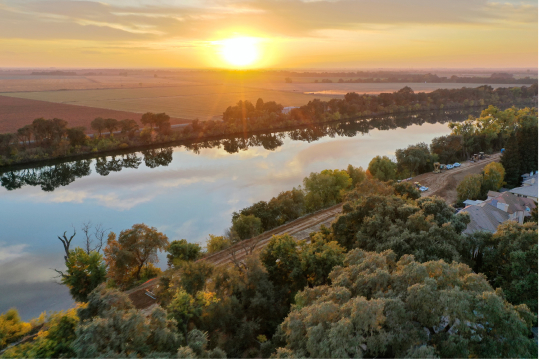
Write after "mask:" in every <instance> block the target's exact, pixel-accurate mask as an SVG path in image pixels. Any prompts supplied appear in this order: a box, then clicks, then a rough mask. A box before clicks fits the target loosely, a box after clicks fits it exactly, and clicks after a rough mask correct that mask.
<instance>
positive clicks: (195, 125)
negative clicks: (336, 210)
mask: <svg viewBox="0 0 539 359" xmlns="http://www.w3.org/2000/svg"><path fill="white" fill-rule="evenodd" d="M529 102H533V103H534V104H535V103H536V102H537V84H533V85H531V86H528V87H526V86H522V87H514V88H498V89H493V88H492V87H490V86H487V85H485V86H480V87H478V88H462V89H454V90H447V89H439V90H435V91H433V92H431V93H424V92H420V93H415V92H414V91H413V90H412V89H411V88H409V87H404V88H402V89H401V90H399V91H395V92H393V93H382V94H379V95H366V94H365V95H359V94H357V93H348V94H346V95H345V96H344V99H331V100H329V101H321V100H318V99H317V100H313V101H310V102H309V103H308V104H306V105H304V106H301V107H300V108H294V109H292V110H291V111H290V112H289V113H283V112H282V111H283V106H282V105H280V104H277V103H275V102H274V101H269V102H264V101H263V100H262V99H258V100H257V102H256V104H254V105H253V104H252V103H251V102H250V101H239V102H238V103H237V104H236V105H235V106H229V107H228V108H227V109H226V110H225V111H224V113H223V120H222V121H213V120H209V121H204V122H201V121H199V120H194V121H192V122H191V123H190V124H188V125H187V126H184V127H183V128H182V129H181V130H179V131H172V130H171V125H170V117H169V116H168V115H166V114H164V113H160V114H153V113H146V114H144V115H142V118H141V123H142V124H143V125H144V126H145V128H144V129H142V130H140V128H139V125H138V123H137V122H136V121H135V120H129V119H126V120H122V121H118V120H116V119H102V118H97V119H95V120H94V121H92V123H91V127H92V129H93V130H94V131H96V134H97V136H95V137H94V138H89V137H88V136H86V135H85V130H86V129H84V128H83V127H77V128H68V127H67V122H66V121H64V120H61V119H50V120H46V119H43V118H41V119H36V120H34V121H33V123H32V124H31V125H27V126H24V127H22V128H20V129H19V130H17V132H16V133H12V134H9V133H8V134H0V166H6V165H11V164H16V163H23V162H31V161H39V160H43V159H50V158H60V157H66V156H70V155H77V154H83V153H92V152H99V151H110V150H114V149H125V148H129V147H135V146H143V145H148V144H151V143H166V142H174V141H185V140H200V139H203V138H207V137H223V136H229V135H234V134H242V135H246V134H249V133H253V132H257V131H271V130H278V129H282V128H287V127H298V126H306V125H313V124H319V123H324V122H331V121H338V120H346V119H353V118H357V117H368V116H381V115H394V114H405V113H410V112H418V111H434V110H448V109H467V108H472V107H475V106H484V105H501V104H514V105H520V104H525V103H529ZM105 130H107V131H108V133H109V136H108V137H104V136H103V133H104V131H105ZM117 130H121V132H120V133H117V134H114V132H115V131H117Z"/></svg>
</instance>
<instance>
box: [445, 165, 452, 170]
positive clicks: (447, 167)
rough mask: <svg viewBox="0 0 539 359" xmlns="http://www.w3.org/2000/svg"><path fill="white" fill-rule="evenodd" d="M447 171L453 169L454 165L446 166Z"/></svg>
mask: <svg viewBox="0 0 539 359" xmlns="http://www.w3.org/2000/svg"><path fill="white" fill-rule="evenodd" d="M445 168H446V169H448V170H450V169H453V165H447V166H445Z"/></svg>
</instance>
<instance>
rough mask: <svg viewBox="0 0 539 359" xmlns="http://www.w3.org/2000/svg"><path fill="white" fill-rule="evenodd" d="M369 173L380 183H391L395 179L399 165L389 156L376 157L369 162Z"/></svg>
mask: <svg viewBox="0 0 539 359" xmlns="http://www.w3.org/2000/svg"><path fill="white" fill-rule="evenodd" d="M368 171H369V173H370V174H371V175H372V176H373V177H374V178H376V179H378V180H380V181H389V180H393V179H395V174H396V172H397V164H396V163H395V162H393V161H391V160H390V159H389V157H387V156H383V157H380V156H376V157H374V158H373V159H372V160H371V162H369V169H368Z"/></svg>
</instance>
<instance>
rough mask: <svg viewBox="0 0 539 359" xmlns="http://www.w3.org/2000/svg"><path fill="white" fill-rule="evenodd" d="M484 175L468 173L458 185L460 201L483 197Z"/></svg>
mask: <svg viewBox="0 0 539 359" xmlns="http://www.w3.org/2000/svg"><path fill="white" fill-rule="evenodd" d="M482 183H483V176H482V175H466V177H464V179H463V180H462V181H460V183H459V184H458V185H457V198H458V200H459V201H465V200H467V199H472V200H473V199H478V198H479V197H481V184H482Z"/></svg>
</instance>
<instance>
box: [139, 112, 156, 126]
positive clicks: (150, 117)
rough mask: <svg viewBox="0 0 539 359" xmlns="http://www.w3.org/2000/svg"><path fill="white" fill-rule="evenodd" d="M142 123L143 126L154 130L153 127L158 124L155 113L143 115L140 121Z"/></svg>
mask: <svg viewBox="0 0 539 359" xmlns="http://www.w3.org/2000/svg"><path fill="white" fill-rule="evenodd" d="M140 122H142V124H143V125H144V126H147V125H149V126H150V128H151V129H152V130H153V126H154V125H155V124H156V116H155V113H152V112H146V113H145V114H144V115H142V118H141V119H140Z"/></svg>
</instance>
